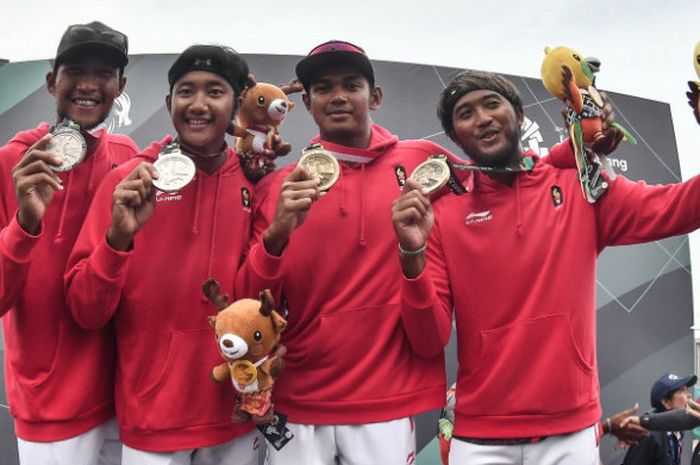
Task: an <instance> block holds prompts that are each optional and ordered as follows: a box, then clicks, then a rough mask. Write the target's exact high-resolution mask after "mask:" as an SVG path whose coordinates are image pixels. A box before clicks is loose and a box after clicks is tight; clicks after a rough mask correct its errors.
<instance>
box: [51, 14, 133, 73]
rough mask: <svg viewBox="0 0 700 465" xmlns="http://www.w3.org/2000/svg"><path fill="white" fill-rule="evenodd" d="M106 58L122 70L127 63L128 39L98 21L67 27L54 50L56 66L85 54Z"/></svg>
mask: <svg viewBox="0 0 700 465" xmlns="http://www.w3.org/2000/svg"><path fill="white" fill-rule="evenodd" d="M90 52H92V53H95V54H99V55H101V56H105V55H106V56H108V57H110V58H111V59H112V61H113V63H114V64H115V65H116V66H118V67H120V68H123V67H125V66H126V65H127V63H129V57H128V54H129V39H128V38H127V37H126V35H125V34H123V33H121V32H119V31H117V30H115V29H112V28H111V27H109V26H107V25H106V24H103V23H101V22H99V21H93V22H91V23H88V24H73V25H72V26H68V29H66V32H64V33H63V37H61V42H59V44H58V49H57V50H56V60H55V64H56V66H58V65H60V64H61V63H63V62H65V61H67V60H70V59H72V58H77V57H79V56H81V55H83V54H85V53H90Z"/></svg>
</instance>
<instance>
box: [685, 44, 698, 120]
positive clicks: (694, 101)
mask: <svg viewBox="0 0 700 465" xmlns="http://www.w3.org/2000/svg"><path fill="white" fill-rule="evenodd" d="M693 66H695V73H696V74H697V75H698V78H700V42H698V43H697V44H696V45H695V53H693ZM688 87H690V92H686V93H685V95H687V96H688V105H690V108H692V109H693V114H694V115H695V120H696V121H697V122H698V124H700V98H698V97H700V90H699V88H700V82H697V81H688Z"/></svg>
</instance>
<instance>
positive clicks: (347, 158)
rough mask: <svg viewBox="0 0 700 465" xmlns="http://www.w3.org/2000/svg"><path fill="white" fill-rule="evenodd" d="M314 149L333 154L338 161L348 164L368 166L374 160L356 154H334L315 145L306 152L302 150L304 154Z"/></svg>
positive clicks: (307, 148) (306, 149) (319, 145)
mask: <svg viewBox="0 0 700 465" xmlns="http://www.w3.org/2000/svg"><path fill="white" fill-rule="evenodd" d="M314 149H323V150H325V151H327V152H329V153H331V154H332V155H333V156H334V157H335V159H336V160H340V161H344V162H348V163H358V164H360V165H366V164H367V163H369V162H371V161H372V160H374V158H372V157H365V156H362V155H356V154H354V153H342V152H334V151H332V150H328V149H326V148H324V147H323V146H322V145H321V144H313V145H310V146H308V147H306V148H305V149H304V150H302V153H304V152H306V151H308V150H314Z"/></svg>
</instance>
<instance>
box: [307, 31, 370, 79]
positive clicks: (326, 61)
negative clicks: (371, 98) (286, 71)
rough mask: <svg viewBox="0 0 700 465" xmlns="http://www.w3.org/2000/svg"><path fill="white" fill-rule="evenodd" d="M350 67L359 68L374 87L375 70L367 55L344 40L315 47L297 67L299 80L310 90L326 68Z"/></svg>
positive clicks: (332, 41)
mask: <svg viewBox="0 0 700 465" xmlns="http://www.w3.org/2000/svg"><path fill="white" fill-rule="evenodd" d="M344 64H347V65H350V66H352V67H354V68H357V69H358V70H359V71H360V72H361V73H362V75H363V76H364V77H365V78H367V81H369V84H370V87H374V68H372V63H371V62H370V61H369V58H368V57H367V54H366V53H365V51H364V50H363V49H362V47H358V46H357V45H354V44H351V43H350V42H344V41H342V40H330V41H328V42H324V43H322V44H321V45H318V46H316V47H314V48H313V49H312V50H311V51H310V52H309V54H308V55H306V57H305V58H304V59H302V60H301V61H300V62H299V63H297V66H296V73H297V78H299V80H300V81H301V83H302V85H303V86H304V88H305V89H307V90H308V88H309V86H310V85H311V83H312V82H313V80H314V78H317V77H319V73H320V72H321V71H323V69H324V68H326V67H328V66H334V65H344Z"/></svg>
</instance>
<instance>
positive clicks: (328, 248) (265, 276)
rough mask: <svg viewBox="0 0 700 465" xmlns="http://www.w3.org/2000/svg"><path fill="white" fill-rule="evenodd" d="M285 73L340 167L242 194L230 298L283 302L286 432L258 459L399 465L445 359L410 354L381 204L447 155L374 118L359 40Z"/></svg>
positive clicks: (326, 47)
mask: <svg viewBox="0 0 700 465" xmlns="http://www.w3.org/2000/svg"><path fill="white" fill-rule="evenodd" d="M296 74H297V77H298V78H299V80H300V81H301V83H302V85H303V87H304V90H305V94H303V96H302V98H303V101H304V105H305V106H306V109H307V110H308V111H309V113H310V114H311V116H312V117H313V119H314V121H315V122H316V124H317V125H318V128H319V136H317V137H315V138H314V139H313V140H312V143H320V144H321V145H322V146H323V148H325V149H326V150H328V151H330V152H332V154H333V155H334V156H335V157H336V158H337V160H338V161H339V163H340V175H339V178H338V181H337V182H336V184H335V185H333V186H332V187H331V188H330V189H329V190H328V191H327V192H326V194H325V195H323V196H321V197H319V182H318V180H316V179H310V176H309V174H308V173H307V172H306V171H305V170H304V169H303V168H302V167H300V166H296V167H295V166H291V167H287V168H284V169H281V170H279V171H277V172H275V173H273V174H271V175H268V177H266V178H264V179H263V180H262V181H260V183H259V184H258V185H257V186H256V192H255V196H254V198H253V200H254V202H253V204H254V206H253V210H254V219H253V239H252V242H251V251H250V254H249V256H248V257H247V260H246V262H245V263H244V265H243V267H242V269H241V271H240V272H239V275H238V278H237V283H236V286H237V287H236V288H237V290H238V291H239V292H238V295H239V296H245V295H247V296H255V295H257V293H258V292H259V291H260V290H262V289H265V288H270V289H272V290H273V292H274V293H275V297H276V301H278V302H279V301H282V297H283V298H284V299H285V300H286V302H287V309H288V316H287V321H288V326H287V329H286V331H285V333H284V334H283V335H282V341H281V342H282V344H284V345H285V346H286V347H287V349H288V353H287V355H286V356H285V362H286V368H285V371H284V372H283V373H282V375H281V377H280V379H279V380H278V384H277V385H276V388H275V408H276V410H277V411H281V412H283V413H285V414H287V415H288V417H289V418H288V420H289V424H288V426H289V428H290V429H291V431H292V432H293V433H294V435H295V437H294V439H292V440H291V441H290V442H289V443H288V444H287V445H285V446H284V448H282V449H281V450H280V451H277V450H272V449H271V448H268V453H269V456H268V459H269V463H270V464H272V465H278V464H284V465H294V464H300V465H302V464H303V465H307V464H314V465H320V464H327V465H333V464H335V463H336V460H339V462H340V463H341V464H344V465H360V464H369V463H381V464H386V465H391V464H406V463H412V462H413V461H414V460H415V455H416V441H415V431H414V422H413V416H414V415H416V414H419V413H421V412H425V411H429V410H434V409H439V408H440V407H442V405H443V404H444V402H445V384H446V379H445V366H444V359H443V355H442V353H439V354H437V353H435V354H433V355H431V356H430V357H423V356H422V355H419V354H417V353H416V352H415V351H413V350H412V348H411V347H410V346H409V344H408V340H407V337H406V333H405V331H404V328H403V323H402V321H401V317H400V310H399V297H400V282H401V280H400V273H401V270H400V266H399V261H398V260H396V258H395V251H396V247H397V243H396V239H395V237H394V236H393V234H392V224H391V221H390V216H389V215H390V210H391V201H392V199H393V198H394V197H396V196H398V195H399V193H400V192H401V186H402V185H403V183H404V182H405V176H402V175H401V173H411V172H412V171H413V169H414V168H415V167H416V166H417V165H418V164H420V163H421V162H423V161H425V160H426V159H427V158H428V157H430V156H432V155H437V154H445V155H447V156H448V157H449V158H451V159H453V160H457V158H456V157H454V156H453V155H452V154H450V153H449V152H448V151H447V150H446V149H445V148H443V147H440V146H439V145H436V144H435V143H433V142H431V141H428V140H399V138H398V137H397V136H395V135H393V134H391V133H390V132H389V131H388V130H387V129H385V128H383V127H381V126H379V125H378V124H375V123H373V121H372V117H371V112H372V111H373V110H376V109H378V108H379V106H380V105H381V103H382V97H383V94H382V89H381V88H380V87H379V86H377V85H376V83H375V75H374V69H373V67H372V64H371V62H370V60H369V58H368V57H367V55H366V54H365V52H364V50H363V49H362V48H360V47H358V46H356V45H353V44H351V43H348V42H342V41H330V42H326V43H324V44H321V45H319V46H317V47H315V48H314V49H313V50H312V51H311V52H310V53H309V54H308V56H306V57H305V58H304V59H302V60H301V61H300V62H299V63H298V64H297V66H296ZM565 150H567V151H568V153H569V156H570V157H571V156H572V155H571V152H570V149H569V148H568V147H565ZM312 204H313V205H312ZM302 223H303V224H302ZM297 228H299V231H298V232H297V233H293V231H294V230H295V229H297ZM426 337H430V335H429V334H428V335H426Z"/></svg>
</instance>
